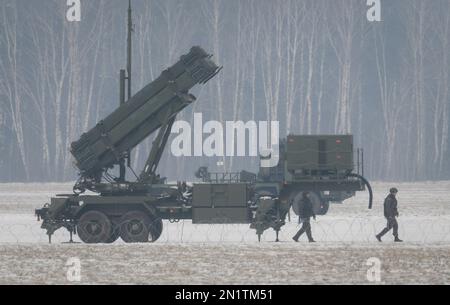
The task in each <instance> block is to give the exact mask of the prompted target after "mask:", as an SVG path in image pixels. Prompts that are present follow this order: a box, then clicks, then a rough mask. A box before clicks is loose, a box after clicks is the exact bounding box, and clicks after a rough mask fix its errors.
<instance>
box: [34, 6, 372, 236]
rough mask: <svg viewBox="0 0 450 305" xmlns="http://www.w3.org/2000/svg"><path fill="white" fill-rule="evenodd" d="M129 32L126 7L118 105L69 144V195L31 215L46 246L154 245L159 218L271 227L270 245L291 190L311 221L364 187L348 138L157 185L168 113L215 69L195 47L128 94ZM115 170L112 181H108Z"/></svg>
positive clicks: (296, 143)
mask: <svg viewBox="0 0 450 305" xmlns="http://www.w3.org/2000/svg"><path fill="white" fill-rule="evenodd" d="M131 25H132V22H131V7H130V8H129V31H128V33H129V39H128V43H129V45H128V53H129V56H128V68H127V71H125V70H122V71H121V73H120V100H121V105H120V107H119V108H118V109H117V110H116V111H114V112H113V113H112V114H111V115H109V116H108V117H107V118H105V119H104V120H102V121H100V122H99V123H98V124H97V125H96V126H95V127H94V128H92V129H91V130H90V131H88V132H87V133H85V134H83V135H82V136H81V138H80V139H79V140H78V141H76V142H73V143H72V145H71V153H72V155H73V157H74V159H75V165H76V166H77V167H78V169H79V170H80V172H79V179H78V181H77V182H76V184H75V186H74V188H73V194H62V195H58V196H56V197H54V198H51V202H50V203H49V204H45V205H44V207H43V208H41V209H37V210H36V211H35V213H36V215H37V217H38V220H42V226H41V227H42V228H43V229H45V230H46V231H47V235H48V237H49V241H50V242H51V237H52V235H53V234H54V233H55V231H57V230H59V229H60V228H65V229H67V230H68V231H69V233H70V241H72V237H73V234H77V235H78V236H79V238H80V239H81V241H83V242H84V243H90V244H98V243H113V242H115V241H116V240H118V239H119V238H121V239H122V240H123V241H124V242H126V243H141V242H154V241H156V240H158V238H159V237H160V236H161V234H162V231H163V220H168V221H170V222H177V221H179V220H186V219H188V220H192V222H193V223H194V224H223V223H237V224H250V225H251V227H252V228H254V229H256V233H257V234H258V237H259V238H261V235H262V234H263V232H264V231H265V230H267V229H269V228H273V229H274V230H275V231H276V233H277V240H278V232H279V231H280V229H281V227H282V226H283V225H284V224H285V219H286V216H287V215H288V214H289V210H290V209H291V207H293V210H294V212H295V211H296V205H297V203H298V200H299V193H300V192H301V191H305V190H307V191H311V192H312V194H313V199H314V205H315V209H316V211H317V214H325V213H326V211H327V210H328V204H329V202H333V201H337V202H342V201H343V200H345V199H347V198H349V197H351V196H353V195H354V194H355V192H356V191H361V190H364V185H367V186H368V187H369V190H370V185H369V184H368V182H367V181H366V180H365V179H364V178H363V177H362V176H361V175H359V170H358V171H357V172H356V173H354V166H353V143H352V137H351V136H317V137H315V136H289V137H288V139H287V141H286V142H285V143H282V145H281V147H280V151H281V155H282V156H281V161H280V162H279V164H278V166H277V167H274V168H270V169H261V170H260V172H259V174H258V175H256V174H252V173H248V172H241V173H239V174H236V175H234V174H225V173H223V174H216V175H215V177H213V175H212V174H210V173H208V171H207V169H206V168H201V169H200V170H199V172H198V173H197V176H198V177H199V178H202V181H203V182H201V183H196V184H194V185H193V187H189V186H188V185H187V184H186V183H177V184H167V183H166V182H165V179H164V178H161V177H160V176H159V175H158V174H157V172H156V171H157V168H158V164H159V161H160V159H161V156H162V154H163V151H164V148H165V146H166V144H167V141H168V138H169V135H170V132H171V128H172V126H173V124H174V122H175V120H176V116H177V114H178V113H180V112H181V111H182V110H183V109H185V108H186V107H188V106H189V105H190V104H192V103H193V102H195V100H196V98H195V97H194V96H193V95H191V94H190V93H189V90H190V89H192V88H193V87H194V86H195V85H197V84H206V83H207V82H208V81H209V80H210V79H212V78H213V77H214V76H215V75H216V74H218V73H219V71H220V70H221V68H220V67H219V66H217V65H216V64H215V63H214V62H213V61H212V59H211V57H212V56H211V55H209V54H207V53H206V52H205V51H204V50H203V49H202V48H200V47H193V48H192V49H191V50H190V52H189V53H188V54H186V55H184V56H182V57H181V58H180V60H179V61H178V62H177V63H176V64H175V65H173V66H172V67H170V68H169V69H167V70H166V71H164V72H163V73H162V74H161V76H160V77H158V78H157V79H156V80H155V81H153V82H151V83H150V84H148V85H147V86H145V87H144V88H143V89H142V90H141V91H139V92H138V93H137V94H135V95H134V96H131ZM125 72H128V73H127V74H128V75H127V76H126V73H125ZM127 80H128V86H127V84H126V81H127ZM126 87H128V88H127V89H128V90H127V91H128V100H127V102H125V89H126ZM156 132H157V136H156V138H155V140H154V142H153V146H152V149H151V151H150V154H149V157H148V160H147V162H146V164H145V166H144V168H143V170H142V172H141V173H140V175H136V178H137V179H136V181H132V182H131V181H127V180H126V167H127V165H128V167H130V151H131V150H132V149H133V148H134V147H136V146H137V145H138V144H139V143H141V142H142V141H144V140H145V139H147V138H148V137H149V136H150V135H152V134H154V133H156ZM358 156H360V154H359V153H358ZM358 159H359V158H358ZM127 161H128V162H127ZM359 164H360V162H359V161H358V162H357V165H358V168H359ZM117 167H118V168H119V176H118V177H114V176H113V175H112V170H113V169H114V168H117ZM130 169H131V167H130ZM133 173H134V171H133ZM87 191H89V192H90V194H89V193H86V192H87ZM370 206H371V199H370Z"/></svg>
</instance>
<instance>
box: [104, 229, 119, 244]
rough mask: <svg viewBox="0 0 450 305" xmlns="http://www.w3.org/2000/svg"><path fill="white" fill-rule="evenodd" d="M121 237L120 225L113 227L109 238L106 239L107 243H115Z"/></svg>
mask: <svg viewBox="0 0 450 305" xmlns="http://www.w3.org/2000/svg"><path fill="white" fill-rule="evenodd" d="M119 237H120V230H119V228H118V227H113V229H112V230H111V235H110V237H109V239H108V240H107V241H106V243H107V244H113V243H115V242H116V241H117V240H118V239H119Z"/></svg>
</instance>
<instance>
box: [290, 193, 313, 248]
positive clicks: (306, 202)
mask: <svg viewBox="0 0 450 305" xmlns="http://www.w3.org/2000/svg"><path fill="white" fill-rule="evenodd" d="M311 217H313V218H314V219H315V218H316V215H315V214H314V210H313V205H312V202H311V200H310V199H309V198H308V197H307V196H303V198H302V199H301V200H300V202H299V223H301V224H302V228H301V229H300V230H299V231H298V232H297V234H295V236H294V237H293V238H292V239H293V240H294V241H296V242H298V239H299V238H300V236H302V235H303V233H305V232H306V236H308V240H309V242H314V239H313V237H312V231H311Z"/></svg>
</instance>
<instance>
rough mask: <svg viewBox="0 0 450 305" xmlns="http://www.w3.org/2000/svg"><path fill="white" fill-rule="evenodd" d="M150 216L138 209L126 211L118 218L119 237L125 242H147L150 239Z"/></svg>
mask: <svg viewBox="0 0 450 305" xmlns="http://www.w3.org/2000/svg"><path fill="white" fill-rule="evenodd" d="M151 224H152V221H151V219H150V217H149V216H148V215H147V214H145V213H143V212H140V211H131V212H128V213H126V214H125V215H123V216H122V218H121V219H120V224H119V230H120V237H121V238H122V240H123V241H124V242H126V243H147V242H149V241H150V237H151V234H150V229H151Z"/></svg>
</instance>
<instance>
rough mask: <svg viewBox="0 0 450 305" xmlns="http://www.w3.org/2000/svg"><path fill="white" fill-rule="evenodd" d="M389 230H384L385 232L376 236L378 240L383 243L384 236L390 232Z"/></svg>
mask: <svg viewBox="0 0 450 305" xmlns="http://www.w3.org/2000/svg"><path fill="white" fill-rule="evenodd" d="M389 231H390V230H389V228H384V230H383V231H381V232H380V234H378V235H376V236H375V237H376V238H377V240H378V241H379V242H380V243H381V242H382V241H381V237H383V236H384V235H386V233H387V232H389Z"/></svg>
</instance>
